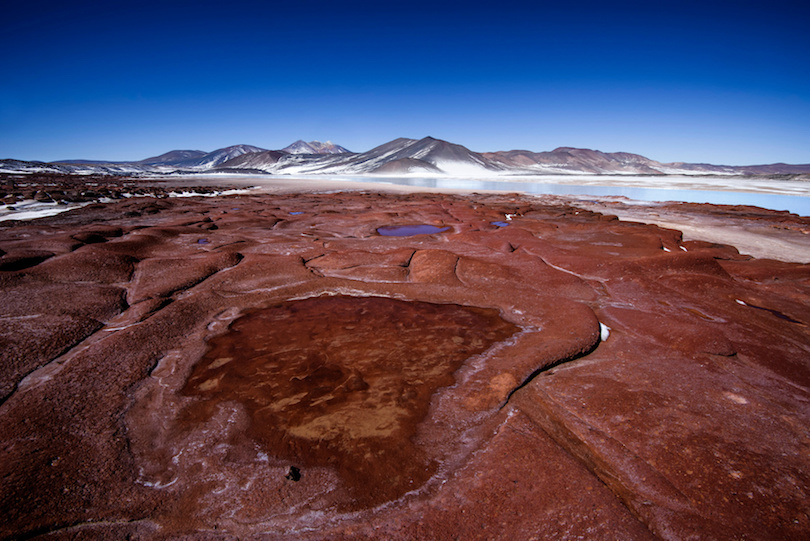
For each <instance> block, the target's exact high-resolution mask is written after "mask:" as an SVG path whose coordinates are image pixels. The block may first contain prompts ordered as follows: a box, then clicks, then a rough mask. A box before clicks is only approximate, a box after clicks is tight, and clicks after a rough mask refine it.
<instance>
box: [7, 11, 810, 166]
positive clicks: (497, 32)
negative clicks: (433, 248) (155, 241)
mask: <svg viewBox="0 0 810 541" xmlns="http://www.w3.org/2000/svg"><path fill="white" fill-rule="evenodd" d="M808 4H810V3H808V2H797V1H792V2H786V1H783V0H772V1H768V2H745V1H738V2H733V1H722V2H719V1H715V2H712V1H711V0H706V1H704V2H691V1H689V0H686V1H669V0H647V1H644V2H622V1H619V2H608V1H604V0H603V1H601V2H590V1H580V2H559V1H555V2H512V1H509V0H502V1H498V0H493V1H491V2H489V3H487V4H483V5H479V4H476V3H473V2H441V3H440V2H422V1H419V0H417V1H403V2H391V3H384V2H352V1H342V2H341V1H337V0H335V1H333V2H328V3H323V2H318V1H311V2H293V1H287V2H283V3H275V2H241V1H232V2H207V1H198V2H173V3H172V2H165V3H151V2H97V3H95V2H94V3H89V2H64V1H63V2H59V3H55V2H41V1H37V0H22V1H14V0H11V1H10V2H7V5H8V8H4V12H3V18H2V20H1V21H0V58H1V59H2V63H0V73H2V85H0V158H18V159H31V160H33V159H38V160H44V161H50V160H58V159H68V158H83V159H107V160H137V159H142V158H146V157H148V156H152V155H156V154H161V153H163V152H166V151H169V150H173V149H199V150H214V149H216V148H220V147H224V146H228V145H233V144H238V143H249V144H254V145H257V146H260V147H263V148H270V149H277V148H282V147H284V146H286V145H288V144H289V143H291V142H292V141H294V140H296V139H299V138H300V139H305V140H312V139H319V140H327V139H331V140H332V141H334V142H336V143H339V144H341V145H343V146H345V147H347V148H349V149H350V150H354V151H364V150H368V149H370V148H372V147H374V146H376V145H378V144H382V143H384V142H387V141H389V140H391V139H394V138H396V137H412V138H420V137H423V136H426V135H432V136H434V137H438V138H441V139H447V140H450V141H452V142H455V143H459V144H463V145H465V146H467V147H469V148H471V149H472V150H475V151H490V150H508V149H514V148H522V149H528V150H534V151H542V150H551V149H553V148H555V147H558V146H576V147H586V148H595V149H599V150H603V151H620V150H621V151H627V152H635V153H638V154H643V155H645V156H647V157H649V158H653V159H657V160H660V161H689V162H710V163H724V164H738V165H745V164H754V163H773V162H787V163H810V31H808V22H810V7H808Z"/></svg>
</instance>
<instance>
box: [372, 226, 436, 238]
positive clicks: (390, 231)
mask: <svg viewBox="0 0 810 541" xmlns="http://www.w3.org/2000/svg"><path fill="white" fill-rule="evenodd" d="M449 229H450V228H449V227H436V226H435V225H427V224H422V225H391V226H386V227H380V228H378V229H377V233H379V234H380V235H382V236H384V237H410V236H413V235H432V234H434V233H444V232H445V231H448V230H449Z"/></svg>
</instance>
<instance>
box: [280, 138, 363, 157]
mask: <svg viewBox="0 0 810 541" xmlns="http://www.w3.org/2000/svg"><path fill="white" fill-rule="evenodd" d="M281 151H282V152H286V153H287V154H351V152H350V151H349V150H347V149H345V148H343V147H342V146H340V145H336V144H335V143H333V142H332V141H327V142H325V143H321V142H320V141H310V142H309V143H307V142H306V141H303V140H301V139H299V140H298V141H296V142H295V143H293V144H291V145H290V146H288V147H285V148H283V149H281Z"/></svg>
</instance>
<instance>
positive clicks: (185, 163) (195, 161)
mask: <svg viewBox="0 0 810 541" xmlns="http://www.w3.org/2000/svg"><path fill="white" fill-rule="evenodd" d="M264 150H265V149H263V148H259V147H254V146H252V145H234V146H230V147H225V148H220V149H217V150H215V151H213V152H209V153H208V154H203V155H202V156H196V157H191V158H187V159H182V160H179V161H177V162H175V163H171V164H166V165H167V166H171V167H176V168H178V169H202V170H205V169H211V168H213V167H216V166H217V165H219V164H221V163H225V162H227V161H228V160H232V159H234V158H236V157H238V156H242V155H243V154H252V153H254V152H264Z"/></svg>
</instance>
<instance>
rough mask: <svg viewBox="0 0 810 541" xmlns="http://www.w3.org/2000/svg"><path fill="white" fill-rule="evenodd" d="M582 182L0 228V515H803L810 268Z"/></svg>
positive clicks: (125, 518)
mask: <svg viewBox="0 0 810 541" xmlns="http://www.w3.org/2000/svg"><path fill="white" fill-rule="evenodd" d="M572 205H573V204H568V203H566V202H565V201H564V200H561V199H560V198H554V197H546V198H544V197H524V196H519V195H513V194H500V195H482V194H473V195H468V196H455V195H439V194H404V195H403V194H398V195H394V194H380V193H364V192H344V193H326V194H304V193H300V194H295V193H292V194H275V195H243V196H230V197H210V198H183V199H160V198H158V199H147V198H143V199H141V198H133V199H127V200H122V201H117V202H113V203H107V204H103V205H102V204H95V205H89V206H86V207H84V208H82V209H79V210H75V211H71V212H68V213H64V214H60V215H57V216H53V217H49V218H43V219H40V220H36V221H32V222H6V223H3V224H2V225H0V269H1V270H0V321H1V322H2V326H0V478H1V479H2V483H0V516H2V517H3V519H2V520H0V538H2V539H32V538H39V539H76V538H85V537H87V538H94V539H124V538H134V539H179V538H194V539H223V540H224V539H257V540H258V539H267V540H272V539H402V540H405V539H501V538H506V539H508V538H513V539H606V540H607V539H611V540H613V539H744V538H751V539H797V540H798V539H807V538H808V537H810V516H808V506H807V502H808V501H810V456H809V455H808V449H810V428H808V427H810V265H807V264H799V263H789V262H784V261H776V260H769V259H754V258H751V257H750V256H746V255H741V254H740V253H739V252H738V251H737V250H736V249H735V248H733V247H731V246H728V245H722V244H713V243H709V242H701V241H684V240H683V238H682V235H681V233H680V232H679V231H677V230H673V229H663V228H660V227H657V226H654V225H646V224H642V223H635V222H627V221H619V220H617V219H616V217H615V216H609V215H603V214H600V213H597V212H593V211H589V210H585V209H583V208H578V207H576V206H572ZM723 211H724V209H719V210H718V208H717V207H711V206H708V205H706V206H698V205H695V206H692V207H690V212H691V215H692V216H693V217H694V219H695V220H696V221H700V220H701V216H703V215H704V214H705V215H706V216H711V219H712V220H715V221H716V220H717V219H718V216H719V215H720V214H722V212H723ZM725 211H727V212H730V213H733V208H731V209H725ZM783 222H784V223H788V222H789V226H790V228H791V230H796V231H798V230H802V231H804V230H807V229H808V228H810V220H808V219H805V218H798V217H796V216H790V215H787V216H786V215H785V214H784V213H769V212H767V211H762V212H761V218H758V223H759V224H761V225H762V227H766V228H769V230H774V229H777V228H778V227H779V224H780V223H783ZM421 225H429V226H433V227H434V229H431V231H435V232H433V233H430V234H417V235H411V236H385V235H381V234H380V232H379V231H378V230H379V229H380V228H385V227H391V226H421ZM786 227H787V226H786ZM412 231H420V229H418V228H417V229H414V230H412Z"/></svg>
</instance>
